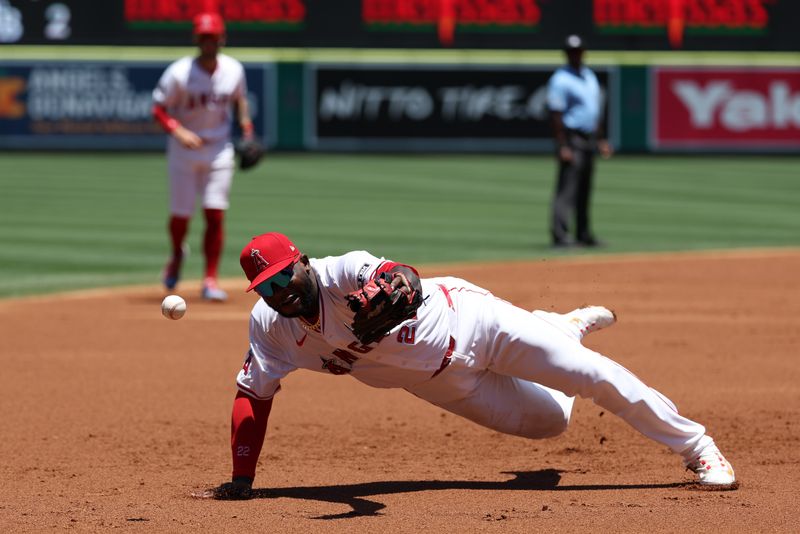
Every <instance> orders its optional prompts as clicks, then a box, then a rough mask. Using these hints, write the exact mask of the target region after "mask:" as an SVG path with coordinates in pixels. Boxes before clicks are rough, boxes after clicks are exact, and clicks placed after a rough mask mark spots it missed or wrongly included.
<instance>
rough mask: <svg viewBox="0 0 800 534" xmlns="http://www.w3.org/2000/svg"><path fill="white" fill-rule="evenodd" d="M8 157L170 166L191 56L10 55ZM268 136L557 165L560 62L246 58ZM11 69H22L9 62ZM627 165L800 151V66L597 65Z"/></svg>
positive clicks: (284, 141) (599, 58) (680, 57)
mask: <svg viewBox="0 0 800 534" xmlns="http://www.w3.org/2000/svg"><path fill="white" fill-rule="evenodd" d="M2 50H4V51H6V52H12V53H10V54H6V55H5V56H4V59H2V60H0V148H3V149H15V150H26V149H37V150H41V149H55V150H61V149H64V150H67V149H68V150H81V149H84V150H98V149H108V150H160V149H161V148H162V147H163V146H164V136H163V135H162V134H161V133H160V132H159V131H158V128H157V127H156V126H155V125H154V124H153V122H152V120H151V118H150V104H151V102H150V94H151V91H152V88H153V87H154V85H155V83H156V81H157V79H158V76H159V75H160V73H161V72H162V71H163V69H164V68H165V67H166V65H167V64H168V63H169V61H170V60H171V59H172V58H175V57H178V56H180V55H182V54H186V53H192V50H191V49H159V50H158V51H154V50H152V49H150V50H145V49H130V48H117V49H112V48H99V49H94V48H91V47H56V48H48V47H41V48H38V47H5V48H3V49H2ZM230 53H231V54H233V55H235V56H236V57H239V58H240V59H242V60H243V62H244V63H245V66H246V75H247V80H248V86H249V99H250V102H251V106H252V109H253V113H254V122H255V124H256V131H257V133H258V134H259V135H260V136H261V137H262V138H263V139H264V140H265V142H266V143H267V144H268V146H270V147H271V148H273V149H279V150H324V151H389V152H395V151H399V152H403V151H414V152H425V151H455V152H458V151H468V152H475V151H482V152H515V153H526V152H547V151H550V150H552V140H551V137H550V125H549V119H548V116H547V112H546V108H545V105H544V97H545V86H546V83H547V79H548V77H549V75H550V73H551V72H552V71H553V69H554V68H555V67H556V66H557V65H559V64H560V62H561V54H560V53H559V52H558V51H549V52H548V51H545V52H539V53H524V52H516V53H515V52H513V51H506V52H503V51H486V52H482V53H481V52H477V51H474V52H470V53H465V52H463V51H460V52H459V51H449V52H444V51H430V53H427V54H426V53H422V52H420V51H413V52H412V51H406V52H405V53H404V52H402V51H379V50H372V51H349V53H348V51H325V52H316V53H315V52H314V51H309V50H294V51H292V50H280V51H273V50H256V49H251V50H242V49H236V50H232V51H231V52H230ZM6 58H8V59H6ZM588 60H589V63H590V65H591V66H592V67H593V68H594V69H595V70H596V72H597V73H598V75H599V78H600V81H601V85H602V86H603V89H604V92H605V94H606V121H607V124H606V127H607V131H608V132H609V136H610V138H611V140H612V142H613V143H614V144H615V146H617V147H618V149H619V150H620V151H622V152H734V151H735V152H780V153H794V152H796V151H797V150H798V149H800V54H791V53H789V54H766V55H765V54H746V53H739V54H722V53H720V54H718V55H716V56H715V55H709V54H703V55H698V54H690V53H683V54H680V53H663V54H655V53H651V54H646V55H642V54H641V53H639V54H637V53H609V52H606V53H592V52H590V53H589V57H588Z"/></svg>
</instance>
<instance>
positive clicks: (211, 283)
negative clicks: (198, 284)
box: [202, 278, 228, 302]
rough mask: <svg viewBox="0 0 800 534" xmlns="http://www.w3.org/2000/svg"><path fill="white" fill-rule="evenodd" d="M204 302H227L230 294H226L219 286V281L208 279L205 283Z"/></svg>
mask: <svg viewBox="0 0 800 534" xmlns="http://www.w3.org/2000/svg"><path fill="white" fill-rule="evenodd" d="M202 295H203V300H210V301H212V302H225V301H226V300H228V294H227V293H225V291H223V290H222V289H220V288H219V286H218V285H217V281H216V280H214V279H213V278H206V279H205V280H204V281H203V292H202Z"/></svg>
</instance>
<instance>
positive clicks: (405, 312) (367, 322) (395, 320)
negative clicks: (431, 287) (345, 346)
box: [345, 272, 423, 345]
mask: <svg viewBox="0 0 800 534" xmlns="http://www.w3.org/2000/svg"><path fill="white" fill-rule="evenodd" d="M345 298H347V305H348V306H349V307H350V309H351V310H352V311H353V312H355V316H354V317H353V322H352V323H351V324H350V329H351V330H352V332H353V335H354V336H356V338H357V339H358V340H359V341H360V342H361V343H362V344H363V345H367V344H369V343H373V342H375V341H379V340H381V339H382V338H383V336H385V335H386V334H388V333H389V331H390V330H391V329H392V328H394V327H395V326H397V325H399V324H400V323H402V322H403V321H405V320H406V319H410V318H412V317H414V315H415V314H416V313H417V308H419V307H420V305H421V304H422V300H423V299H422V294H421V292H420V291H417V290H416V289H414V288H413V287H411V284H410V283H409V282H408V278H406V276H405V275H403V274H402V273H398V272H395V273H381V274H380V275H379V276H378V277H377V278H375V279H373V280H370V281H369V282H367V283H366V284H364V287H362V288H361V289H359V290H357V291H353V292H352V293H349V294H348V295H347V296H346V297H345Z"/></svg>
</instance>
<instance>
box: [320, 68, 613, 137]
mask: <svg viewBox="0 0 800 534" xmlns="http://www.w3.org/2000/svg"><path fill="white" fill-rule="evenodd" d="M553 70H554V69H553V68H549V67H548V68H541V67H540V68H530V69H525V68H524V67H522V68H520V67H515V68H513V69H511V68H508V69H503V68H491V67H484V68H475V69H464V68H455V67H448V66H435V67H433V66H430V67H424V68H420V67H413V68H412V67H388V66H366V65H360V66H328V65H326V66H311V67H310V71H309V72H308V79H309V80H310V81H309V87H310V89H309V103H308V107H307V109H313V110H314V111H315V113H314V114H313V116H312V117H310V121H309V124H308V125H307V126H308V128H307V132H308V138H307V140H306V141H307V145H308V146H309V147H310V148H321V149H328V148H330V149H343V150H348V149H350V150H355V149H391V150H394V149H397V150H404V149H414V150H498V151H520V150H521V151H530V150H537V149H538V150H542V149H549V148H550V147H551V146H552V130H551V126H550V118H549V116H548V113H547V108H546V93H547V82H548V80H549V78H550V76H551V75H552V73H553ZM597 74H598V78H599V79H600V83H601V85H602V86H604V87H606V86H607V84H608V82H609V80H610V78H612V77H611V76H610V75H609V72H608V71H602V70H601V71H599V72H598V73H597ZM612 133H613V132H612Z"/></svg>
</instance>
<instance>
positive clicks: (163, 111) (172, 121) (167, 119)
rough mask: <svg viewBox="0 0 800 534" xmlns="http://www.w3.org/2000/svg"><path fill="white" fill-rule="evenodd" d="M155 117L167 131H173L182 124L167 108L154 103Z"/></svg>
mask: <svg viewBox="0 0 800 534" xmlns="http://www.w3.org/2000/svg"><path fill="white" fill-rule="evenodd" d="M153 118H154V119H155V120H156V122H157V123H158V124H160V125H161V127H162V128H163V129H164V131H165V132H167V133H172V131H173V130H175V128H177V127H178V126H180V123H179V122H178V120H177V119H176V118H175V117H173V116H172V115H170V114H169V113H167V108H165V107H164V106H162V105H160V104H154V105H153Z"/></svg>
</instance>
